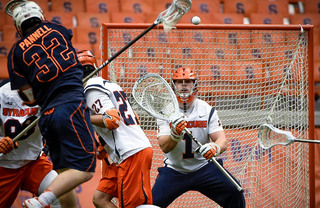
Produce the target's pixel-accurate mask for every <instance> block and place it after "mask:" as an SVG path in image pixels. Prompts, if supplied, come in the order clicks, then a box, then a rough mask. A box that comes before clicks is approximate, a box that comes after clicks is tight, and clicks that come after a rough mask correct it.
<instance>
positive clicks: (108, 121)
mask: <svg viewBox="0 0 320 208" xmlns="http://www.w3.org/2000/svg"><path fill="white" fill-rule="evenodd" d="M102 120H103V123H104V125H105V127H106V128H107V129H108V130H114V129H117V128H118V127H119V125H120V113H119V111H118V110H117V109H109V110H107V111H106V112H104V113H103V114H102Z"/></svg>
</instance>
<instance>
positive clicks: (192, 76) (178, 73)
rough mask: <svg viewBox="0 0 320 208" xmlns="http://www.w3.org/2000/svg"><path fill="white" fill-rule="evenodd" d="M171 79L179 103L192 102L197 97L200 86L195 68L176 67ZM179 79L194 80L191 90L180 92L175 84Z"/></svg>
mask: <svg viewBox="0 0 320 208" xmlns="http://www.w3.org/2000/svg"><path fill="white" fill-rule="evenodd" d="M171 80H172V87H173V90H174V92H175V94H176V96H177V99H178V102H179V103H190V102H192V101H193V100H194V99H195V97H196V94H197V92H198V88H197V84H198V80H197V74H196V73H195V71H194V70H193V69H191V68H189V67H181V68H178V69H175V70H174V72H173V74H172V78H171ZM177 80H193V81H194V84H193V87H192V89H191V92H189V93H179V92H178V90H177V88H176V85H175V81H177Z"/></svg>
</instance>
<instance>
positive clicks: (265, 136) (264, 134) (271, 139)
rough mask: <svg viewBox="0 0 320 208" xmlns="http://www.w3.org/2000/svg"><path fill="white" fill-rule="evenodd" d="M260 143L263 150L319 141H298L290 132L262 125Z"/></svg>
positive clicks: (318, 142)
mask: <svg viewBox="0 0 320 208" xmlns="http://www.w3.org/2000/svg"><path fill="white" fill-rule="evenodd" d="M258 141H259V144H260V146H261V147H262V148H263V149H270V148H271V147H273V146H276V145H284V146H286V145H289V144H291V143H293V142H305V143H317V144H320V141H319V140H308V139H297V138H295V137H294V136H293V135H292V133H291V132H290V131H284V130H281V129H278V128H276V127H274V126H273V125H271V124H262V125H261V126H260V128H259V132H258Z"/></svg>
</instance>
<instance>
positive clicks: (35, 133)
mask: <svg viewBox="0 0 320 208" xmlns="http://www.w3.org/2000/svg"><path fill="white" fill-rule="evenodd" d="M0 111H1V114H0V123H1V129H0V132H1V135H2V136H5V137H3V138H1V139H0V153H1V155H0V181H1V182H0V196H1V197H0V207H11V206H12V204H13V202H14V200H15V198H16V197H17V195H18V193H19V190H20V189H22V190H26V191H29V192H30V193H32V194H33V195H35V196H39V195H40V194H41V193H42V192H43V191H44V190H46V188H47V187H48V185H49V184H51V182H52V181H53V180H54V179H55V178H56V176H57V175H58V174H57V172H56V171H54V170H52V163H51V162H50V161H49V159H48V158H47V157H46V155H45V154H44V153H43V151H42V149H43V140H42V136H41V134H40V131H39V128H38V127H37V126H34V127H33V128H32V129H30V130H29V131H28V132H27V133H26V134H25V135H24V136H23V137H21V138H20V140H19V144H18V143H17V142H13V140H12V138H14V137H15V136H16V135H17V134H18V133H20V131H21V130H22V129H23V128H24V127H25V126H26V125H29V123H31V122H32V121H33V120H34V119H35V118H37V117H36V116H38V114H39V111H40V110H39V107H38V106H34V107H29V106H26V105H23V101H22V100H21V98H20V97H19V95H18V92H17V90H11V88H10V82H9V79H7V80H4V81H2V82H1V83H0ZM53 207H61V206H60V203H59V200H56V201H55V203H54V206H53Z"/></svg>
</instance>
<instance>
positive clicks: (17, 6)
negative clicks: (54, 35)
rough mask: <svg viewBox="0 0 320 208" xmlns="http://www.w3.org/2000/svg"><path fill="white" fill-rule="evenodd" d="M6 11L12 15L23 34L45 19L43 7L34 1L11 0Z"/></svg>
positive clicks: (18, 29)
mask: <svg viewBox="0 0 320 208" xmlns="http://www.w3.org/2000/svg"><path fill="white" fill-rule="evenodd" d="M5 11H6V13H7V14H8V15H10V16H12V18H13V21H14V25H15V26H16V29H17V31H18V33H19V34H20V35H21V36H24V35H25V30H26V29H28V28H30V27H32V26H34V25H36V24H39V23H41V21H43V20H45V18H44V14H43V11H42V9H41V8H40V7H39V6H38V4H36V3H35V2H33V1H23V0H17V1H10V2H9V3H8V4H7V5H6V8H5Z"/></svg>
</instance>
